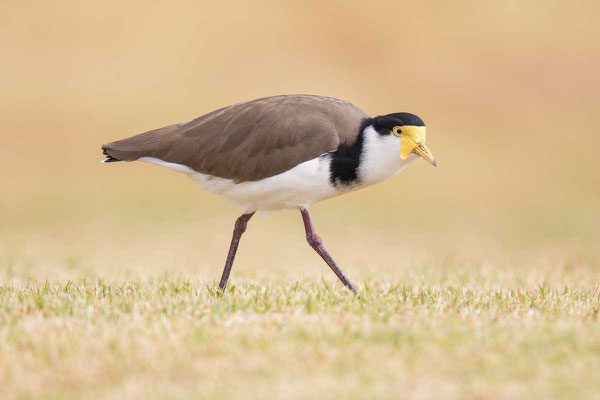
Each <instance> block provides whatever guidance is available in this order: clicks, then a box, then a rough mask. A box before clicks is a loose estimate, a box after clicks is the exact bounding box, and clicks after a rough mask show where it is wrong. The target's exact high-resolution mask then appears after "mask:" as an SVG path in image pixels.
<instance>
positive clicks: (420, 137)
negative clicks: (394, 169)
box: [400, 126, 437, 167]
mask: <svg viewBox="0 0 600 400" xmlns="http://www.w3.org/2000/svg"><path fill="white" fill-rule="evenodd" d="M425 133H426V131H425V127H424V126H403V127H402V136H401V137H400V140H401V142H400V143H401V144H400V145H401V150H400V158H402V159H403V160H406V157H408V155H409V154H410V153H415V154H418V155H419V156H421V157H423V158H424V159H426V160H427V161H428V162H429V163H430V164H431V165H433V166H434V167H436V166H437V161H436V160H435V157H434V156H433V154H431V151H429V149H428V148H427V146H425Z"/></svg>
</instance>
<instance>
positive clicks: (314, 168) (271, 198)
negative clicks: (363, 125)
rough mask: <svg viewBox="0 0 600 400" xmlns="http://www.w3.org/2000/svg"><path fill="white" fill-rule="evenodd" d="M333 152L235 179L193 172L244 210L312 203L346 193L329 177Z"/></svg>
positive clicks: (204, 186)
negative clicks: (248, 178) (262, 176)
mask: <svg viewBox="0 0 600 400" xmlns="http://www.w3.org/2000/svg"><path fill="white" fill-rule="evenodd" d="M329 164H330V156H329V155H322V156H321V157H318V158H314V159H312V160H309V161H306V162H303V163H302V164H299V165H297V166H296V167H294V168H292V169H290V170H288V171H285V172H283V173H281V174H279V175H275V176H271V177H269V178H265V179H261V180H259V181H248V182H241V183H234V181H233V180H232V179H226V178H218V177H214V176H210V175H206V174H201V173H193V174H189V175H190V177H191V178H192V179H194V180H196V181H198V182H200V188H201V189H203V190H207V191H210V192H213V193H216V194H218V195H220V196H222V197H223V198H224V199H225V200H227V201H228V202H230V203H232V204H234V205H236V206H238V207H240V208H241V209H243V210H244V211H255V210H263V211H274V210H279V209H284V208H298V207H308V206H309V205H310V204H313V203H316V202H318V201H321V200H325V199H328V198H331V197H335V196H338V195H340V194H343V193H345V192H346V191H347V190H340V189H336V188H335V187H334V186H333V185H332V184H331V183H330V181H329Z"/></svg>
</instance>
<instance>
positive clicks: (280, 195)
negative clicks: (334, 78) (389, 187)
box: [139, 128, 418, 212]
mask: <svg viewBox="0 0 600 400" xmlns="http://www.w3.org/2000/svg"><path fill="white" fill-rule="evenodd" d="M417 158H418V157H417V156H416V155H414V154H411V155H410V156H409V157H408V158H407V159H406V160H401V159H400V140H399V139H398V138H396V137H394V136H393V135H388V136H385V137H382V136H380V135H379V134H378V133H377V132H375V131H374V130H372V129H370V128H367V130H366V131H365V142H364V152H363V158H362V160H361V163H360V168H359V171H358V176H359V179H360V184H357V185H352V186H345V185H339V184H338V185H337V186H336V187H334V186H333V185H332V184H331V182H330V179H329V176H330V172H329V171H330V163H331V155H330V154H328V153H326V154H323V155H321V156H320V157H318V158H314V159H312V160H308V161H306V162H303V163H301V164H299V165H297V166H296V167H294V168H292V169H290V170H287V171H285V172H283V173H281V174H279V175H275V176H272V177H269V178H265V179H261V180H259V181H248V182H241V183H235V182H234V181H233V179H227V178H219V177H215V176H211V175H207V174H202V173H200V172H196V171H194V170H192V169H191V168H189V167H187V166H185V165H182V164H175V163H170V162H166V161H163V160H160V159H158V158H154V157H141V158H139V161H145V162H149V163H153V164H158V165H162V166H164V167H167V168H170V169H172V170H175V171H178V172H182V173H185V174H187V175H188V176H189V177H190V178H192V179H194V180H195V181H198V182H199V183H200V189H202V190H206V191H209V192H212V193H215V194H218V195H220V196H222V197H223V198H224V199H225V200H227V201H228V202H230V203H231V204H234V205H236V206H238V207H239V208H241V209H242V210H243V211H256V210H261V211H267V212H270V211H275V210H280V209H286V208H308V207H309V206H310V205H311V204H313V203H316V202H319V201H322V200H325V199H329V198H331V197H335V196H339V195H341V194H344V193H348V192H350V191H352V190H356V189H360V188H362V187H365V186H369V185H372V184H374V183H377V182H381V181H383V180H385V179H388V178H391V177H392V176H394V175H396V174H397V173H398V172H400V171H401V170H402V169H403V168H404V167H405V166H406V165H408V164H410V163H412V162H414V161H416V160H417Z"/></svg>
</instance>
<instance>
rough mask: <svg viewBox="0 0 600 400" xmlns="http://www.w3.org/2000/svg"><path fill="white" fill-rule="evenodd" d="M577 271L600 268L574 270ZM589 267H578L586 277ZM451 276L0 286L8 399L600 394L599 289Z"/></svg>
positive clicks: (0, 366) (0, 343)
mask: <svg viewBox="0 0 600 400" xmlns="http://www.w3.org/2000/svg"><path fill="white" fill-rule="evenodd" d="M577 273H578V274H584V275H585V274H587V273H589V274H590V275H589V276H590V277H593V276H595V274H596V273H595V272H590V271H583V272H582V271H578V272H577ZM579 276H581V275H579ZM579 276H577V277H576V276H565V275H564V274H563V276H562V278H557V277H556V276H554V277H552V276H550V279H552V281H550V282H537V283H525V282H521V281H520V280H519V279H516V278H515V277H514V276H513V277H510V278H509V277H508V276H507V275H506V276H504V278H503V276H502V275H496V274H495V273H494V272H485V271H484V272H479V273H477V272H475V271H472V273H471V274H470V275H468V277H467V276H463V278H459V279H457V280H452V279H446V278H443V279H438V280H437V281H433V282H427V281H423V277H422V276H421V277H419V276H417V275H414V276H412V277H409V278H408V279H407V280H404V281H401V282H395V283H392V284H389V283H382V282H378V281H373V280H370V281H366V282H363V283H362V284H361V285H359V286H360V296H359V297H354V296H352V295H351V294H349V293H348V292H347V291H346V290H344V289H343V288H341V287H339V286H337V285H332V284H331V283H330V282H328V281H325V280H322V281H307V280H304V281H297V282H288V281H283V280H282V281H260V282H254V283H244V284H241V285H235V284H233V285H232V286H231V287H230V289H231V290H230V291H229V292H227V293H226V294H225V295H224V296H222V297H219V296H217V295H216V285H214V284H213V285H205V284H203V283H201V282H191V281H189V280H180V279H169V278H164V279H160V280H157V281H153V280H148V281H139V280H135V281H121V282H111V281H104V280H101V279H100V280H95V281H86V280H80V281H75V282H74V281H67V282H49V281H46V282H40V283H34V282H24V281H18V280H13V281H12V283H7V284H2V285H1V286H0V385H1V387H2V388H3V389H2V391H3V398H23V399H46V398H52V399H63V398H65V399H69V398H140V399H142V398H165V399H167V398H190V399H192V398H210V399H213V398H214V399H220V398H223V399H225V398H266V397H277V398H290V399H295V398H355V399H361V398H390V399H392V398H530V397H533V396H539V397H541V398H594V397H595V396H596V395H597V394H598V393H600V383H598V380H597V379H596V376H597V371H598V370H600V321H599V310H600V287H599V286H598V285H597V284H593V283H592V282H582V283H581V284H572V285H563V283H564V282H570V280H569V278H577V279H579Z"/></svg>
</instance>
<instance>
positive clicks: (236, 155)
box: [102, 95, 436, 293]
mask: <svg viewBox="0 0 600 400" xmlns="http://www.w3.org/2000/svg"><path fill="white" fill-rule="evenodd" d="M102 150H104V155H105V156H106V159H104V160H103V161H104V162H116V161H145V162H149V163H154V164H159V165H162V166H165V167H167V168H170V169H173V170H175V171H178V172H182V173H184V174H187V175H188V176H189V177H190V178H192V179H194V180H196V181H198V182H199V183H200V188H201V189H203V190H208V191H210V192H213V193H216V194H218V195H220V196H222V197H223V198H224V199H225V200H227V201H229V202H230V203H232V204H234V205H236V206H238V207H240V208H241V209H242V210H243V212H244V213H243V214H242V215H241V216H240V217H239V218H238V219H237V221H236V222H235V225H234V230H233V238H232V240H231V245H230V247H229V254H228V255H227V260H226V262H225V268H224V270H223V275H222V277H221V281H220V284H219V287H220V289H221V291H224V290H225V287H226V286H227V280H228V278H229V273H230V272H231V266H232V264H233V260H234V258H235V254H236V251H237V248H238V244H239V241H240V238H241V236H242V234H243V233H244V231H245V230H246V225H247V223H248V221H249V220H250V218H252V216H253V215H254V213H256V212H257V211H259V210H261V211H268V212H270V211H274V210H280V209H299V210H300V213H301V214H302V220H303V222H304V229H305V231H306V240H307V241H308V243H309V244H310V245H311V247H312V248H313V249H314V250H315V251H316V252H317V253H318V254H319V255H320V256H321V258H323V260H325V262H326V263H327V265H329V267H330V268H331V269H332V270H333V272H335V274H336V275H337V276H338V278H339V279H340V280H341V281H342V282H343V283H344V285H346V286H347V287H348V288H349V289H350V290H352V291H353V292H354V293H356V289H355V287H354V286H353V285H352V283H351V282H350V280H349V279H348V278H347V277H346V275H344V273H343V272H342V270H341V269H340V268H339V267H338V265H337V264H336V263H335V261H334V260H333V258H332V257H331V255H329V253H328V252H327V250H325V247H324V246H323V242H322V240H321V238H320V237H319V235H317V233H316V232H315V229H314V228H313V225H312V222H311V219H310V214H309V212H308V207H309V206H310V205H311V204H313V203H316V202H319V201H321V200H325V199H329V198H331V197H335V196H339V195H341V194H344V193H348V192H351V191H353V190H357V189H360V188H363V187H366V186H369V185H373V184H375V183H377V182H381V181H384V180H386V179H388V178H391V177H393V176H394V175H396V174H397V173H398V172H400V171H401V170H402V169H403V168H404V167H406V166H407V165H408V164H411V163H413V162H415V161H417V160H418V159H419V157H422V158H424V159H426V160H427V161H429V162H430V163H431V164H433V165H434V166H435V165H436V161H435V159H434V157H433V155H432V154H431V152H430V151H429V149H428V148H427V147H426V146H425V124H424V123H423V120H421V118H419V117H417V116H416V115H414V114H410V113H405V112H400V113H393V114H387V115H380V116H377V117H374V118H371V117H369V116H368V115H367V114H366V113H365V112H364V111H362V110H361V109H360V108H358V107H356V106H355V105H353V104H350V103H348V102H345V101H342V100H337V99H333V98H329V97H322V96H313V95H284V96H273V97H266V98H262V99H257V100H252V101H248V102H244V103H238V104H234V105H232V106H229V107H225V108H221V109H219V110H216V111H213V112H210V113H208V114H206V115H203V116H201V117H199V118H196V119H193V120H191V121H188V122H182V123H179V124H175V125H170V126H167V127H164V128H159V129H155V130H152V131H149V132H146V133H142V134H139V135H136V136H132V137H130V138H127V139H122V140H118V141H116V142H111V143H107V144H105V145H103V146H102Z"/></svg>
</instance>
